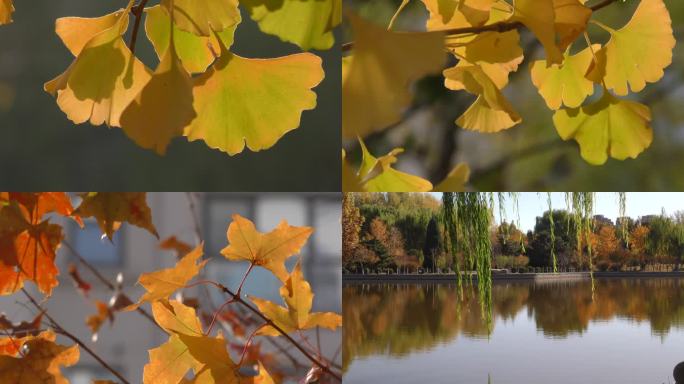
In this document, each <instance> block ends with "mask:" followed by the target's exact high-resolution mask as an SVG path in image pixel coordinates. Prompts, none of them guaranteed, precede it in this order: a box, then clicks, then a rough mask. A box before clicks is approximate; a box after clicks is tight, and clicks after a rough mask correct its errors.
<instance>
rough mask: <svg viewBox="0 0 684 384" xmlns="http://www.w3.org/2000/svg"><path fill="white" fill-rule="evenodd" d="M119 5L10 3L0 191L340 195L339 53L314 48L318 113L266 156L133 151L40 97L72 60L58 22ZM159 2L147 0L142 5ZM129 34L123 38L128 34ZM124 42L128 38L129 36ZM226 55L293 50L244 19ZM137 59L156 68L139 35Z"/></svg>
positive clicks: (2, 37)
mask: <svg viewBox="0 0 684 384" xmlns="http://www.w3.org/2000/svg"><path fill="white" fill-rule="evenodd" d="M126 3H127V1H125V0H97V1H93V0H31V1H24V0H19V1H15V7H16V12H15V13H14V23H13V24H9V25H5V26H2V27H0V185H1V186H2V188H4V189H10V190H12V189H14V190H65V189H71V190H102V191H105V190H146V191H154V190H184V191H188V190H195V191H197V190H202V191H211V190H222V191H339V190H340V174H339V169H340V129H341V115H340V104H341V92H340V84H341V78H340V76H341V75H340V73H341V69H340V55H341V53H340V48H339V45H337V46H336V47H335V48H333V49H332V50H329V51H323V52H320V51H315V52H314V53H316V54H317V55H319V56H322V57H323V60H324V69H325V73H326V78H325V80H324V81H323V83H322V84H321V85H319V86H318V87H317V88H316V89H315V91H316V93H317V94H318V107H317V108H316V109H315V110H312V111H306V112H304V114H303V116H302V124H301V126H300V128H299V129H296V130H294V131H292V132H290V133H288V134H286V135H285V136H284V137H283V138H282V139H281V141H279V142H278V143H276V145H275V146H274V147H273V148H271V149H270V150H267V151H262V152H258V153H254V152H249V151H247V150H245V152H243V153H242V154H239V155H236V156H234V157H230V156H228V155H226V154H225V153H222V152H219V151H217V150H213V149H210V148H209V147H207V146H206V145H205V144H204V143H203V142H201V141H197V142H192V143H189V142H188V141H187V140H186V139H185V138H182V137H181V138H176V139H174V140H173V142H172V144H171V145H170V147H169V148H168V152H167V154H166V156H164V157H160V156H158V155H156V154H155V153H154V152H152V151H149V150H145V149H143V148H140V147H138V146H137V145H136V144H134V143H133V141H131V140H130V139H129V138H128V137H126V136H125V135H124V133H123V132H122V131H121V130H120V129H108V128H106V127H105V126H102V127H94V126H91V125H90V124H87V123H86V124H81V125H74V124H73V123H71V122H70V121H69V120H68V119H67V118H66V116H65V115H64V114H63V113H62V111H61V110H60V109H59V107H58V106H57V104H56V102H55V101H54V99H53V98H52V97H51V96H50V95H48V94H47V93H45V92H44V91H43V83H44V82H46V81H48V80H50V79H52V78H53V77H55V76H57V75H58V74H60V73H62V72H63V71H64V70H65V69H66V68H67V66H68V65H69V64H70V62H71V61H72V56H71V54H70V53H69V51H68V50H67V49H66V48H65V47H64V46H63V45H62V42H61V41H60V40H59V38H58V37H57V35H56V34H55V32H54V23H55V19H57V18H58V17H63V16H83V17H95V16H101V15H104V14H106V13H110V12H113V11H114V10H117V9H119V8H122V7H124V6H125V5H126ZM156 3H157V1H150V2H149V5H154V4H156ZM129 33H130V31H129ZM127 41H128V39H127ZM233 51H234V52H236V53H237V54H240V55H242V56H246V57H276V56H282V55H285V54H290V53H296V52H298V48H297V47H296V46H294V45H292V44H288V43H283V42H281V41H280V40H279V39H278V38H277V37H273V36H270V35H266V34H263V33H261V32H260V31H259V30H258V28H257V26H256V23H254V22H253V21H252V20H251V19H250V18H249V16H248V15H247V14H244V13H243V22H242V24H241V25H240V26H239V27H238V29H237V32H236V44H235V45H234V46H233ZM136 53H137V54H138V55H139V57H141V59H142V60H143V61H144V62H145V63H146V64H147V65H148V66H150V67H152V68H154V67H155V66H156V64H157V59H156V55H155V54H154V51H153V50H152V47H151V45H150V44H149V42H148V41H147V38H146V37H145V36H144V35H143V34H141V35H139V37H138V48H137V49H136Z"/></svg>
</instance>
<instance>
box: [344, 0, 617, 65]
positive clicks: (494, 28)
mask: <svg viewBox="0 0 684 384" xmlns="http://www.w3.org/2000/svg"><path fill="white" fill-rule="evenodd" d="M616 1H618V0H603V1H601V2H599V3H597V4H594V5H592V6H590V7H589V9H591V11H592V12H596V11H598V10H600V9H603V8H605V7H607V6H609V5H610V4H612V3H615V2H616ZM522 27H524V24H523V23H521V22H519V21H500V22H498V23H492V24H487V25H483V26H479V27H462V28H449V29H444V30H441V31H440V32H442V33H444V34H445V35H447V36H457V35H465V34H474V35H477V34H481V33H484V32H498V33H503V32H508V31H512V30H514V29H519V28H522ZM353 48H354V42H353V41H350V42H348V43H344V44H342V52H347V51H350V50H352V49H353Z"/></svg>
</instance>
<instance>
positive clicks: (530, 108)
mask: <svg viewBox="0 0 684 384" xmlns="http://www.w3.org/2000/svg"><path fill="white" fill-rule="evenodd" d="M400 2H401V1H400V0H345V5H346V6H347V7H348V8H352V9H354V10H355V11H356V12H358V13H359V14H361V15H362V16H363V17H365V18H367V19H369V20H372V21H375V22H377V23H379V24H381V25H387V23H388V22H389V20H390V18H391V17H392V14H393V13H394V11H395V10H396V8H397V7H398V5H399V3H400ZM595 3H596V0H593V1H588V2H587V4H588V5H592V4H595ZM638 3H639V1H638V0H626V1H625V2H616V3H614V4H612V5H610V6H608V7H607V8H605V9H603V10H600V11H598V12H596V13H595V15H594V17H595V18H596V20H599V21H601V22H603V23H604V24H608V25H610V26H612V27H614V28H620V27H622V26H623V25H624V24H625V23H626V22H627V21H628V20H629V19H630V18H631V16H632V14H633V12H634V10H635V9H636V7H637V5H638ZM665 3H666V5H667V8H668V9H669V11H670V14H671V17H672V27H673V30H674V34H675V38H676V39H677V41H678V45H677V47H676V48H675V51H674V58H673V63H672V65H671V66H670V67H668V68H667V70H666V71H665V77H664V78H663V79H662V80H661V81H659V82H658V83H656V84H649V85H648V86H647V87H646V89H645V90H643V91H642V92H640V93H639V94H636V95H631V96H630V97H629V98H630V99H633V100H637V101H640V102H642V103H645V104H647V105H649V106H650V107H651V109H652V113H653V128H654V141H653V144H652V145H651V147H650V148H648V149H647V150H646V151H645V152H644V153H642V154H641V155H640V156H639V157H638V158H637V159H636V160H631V159H630V160H626V161H617V160H613V159H611V160H609V161H608V162H607V163H606V164H605V165H603V166H592V165H589V164H587V163H586V162H585V161H584V160H582V158H581V157H580V154H579V147H578V145H577V143H576V142H575V141H568V142H564V141H562V140H561V138H560V137H559V136H558V134H557V132H556V130H555V128H554V126H553V122H552V120H551V117H552V115H553V112H552V111H550V110H549V109H548V108H547V107H546V104H545V103H544V100H543V99H542V98H541V96H540V95H539V94H538V93H537V89H536V88H535V87H534V86H533V85H532V82H531V81H530V76H529V64H530V62H531V61H533V60H539V59H540V58H542V57H543V55H544V53H543V49H542V48H541V46H540V45H539V43H538V42H537V41H536V40H535V39H534V38H533V36H532V35H531V34H530V33H529V32H528V31H527V30H523V32H522V34H521V46H522V47H523V49H524V51H525V61H524V62H523V63H522V64H521V66H520V67H519V69H518V72H516V73H512V74H511V77H510V79H511V82H510V84H509V85H508V87H507V88H506V89H505V90H504V95H505V96H506V97H507V98H508V99H509V100H510V101H511V103H512V104H513V106H514V107H515V109H516V110H517V111H518V113H520V115H521V116H522V117H523V122H522V123H521V124H519V125H517V126H515V127H513V128H511V129H510V130H508V131H505V132H503V133H498V134H481V133H475V132H469V131H465V130H463V129H460V128H458V127H457V126H456V125H455V124H454V121H455V120H456V118H458V116H460V115H461V114H462V113H463V112H464V111H465V110H466V109H467V108H468V106H470V104H471V103H472V102H473V100H474V99H475V98H474V96H472V95H469V94H467V93H465V92H453V91H449V90H447V89H446V88H444V86H443V77H441V76H434V77H430V78H426V79H424V80H422V81H421V82H419V83H418V84H416V86H415V98H414V102H413V105H412V106H411V107H410V108H409V110H408V111H407V112H406V114H405V118H404V120H403V121H402V123H401V124H398V125H397V126H395V127H392V128H391V129H389V130H386V131H384V132H382V133H380V134H376V135H373V136H371V137H369V138H367V139H366V140H367V144H368V146H369V149H370V150H371V152H373V153H374V154H377V155H381V154H384V153H386V152H388V151H389V150H390V149H392V148H394V147H404V148H406V153H405V154H403V155H401V156H400V158H399V163H398V165H397V168H399V169H401V170H403V171H406V172H410V173H414V174H417V175H419V176H422V177H425V178H428V179H430V180H431V181H432V182H433V183H434V182H439V181H440V180H442V179H443V178H444V177H445V176H446V174H447V173H448V172H449V171H450V170H451V168H452V167H453V166H454V165H455V164H457V163H458V162H461V161H464V162H466V163H468V164H469V165H470V167H471V170H472V174H471V183H470V185H471V188H473V189H477V190H484V191H541V190H557V191H633V190H682V189H684V172H683V165H684V130H683V129H682V128H683V127H684V108H682V107H683V106H684V87H683V84H682V80H683V76H684V44H679V43H681V42H684V1H681V0H665ZM426 19H427V11H426V10H425V7H424V6H423V4H422V2H421V1H419V0H412V1H411V2H410V3H409V6H408V7H407V8H406V9H405V10H404V12H403V13H402V14H401V16H400V17H399V18H398V20H397V23H396V24H395V27H394V29H395V30H398V31H417V30H424V28H425V20H426ZM344 32H345V36H346V40H345V41H349V40H351V37H350V31H349V30H346V29H345V31H344ZM589 32H590V36H591V38H592V42H594V43H596V42H600V43H605V42H607V40H608V38H609V36H608V35H607V33H605V32H603V31H602V30H601V29H599V28H598V27H596V26H593V25H591V26H590V27H589ZM585 47H586V44H585V43H584V39H580V40H578V41H577V42H576V43H575V44H574V45H573V52H575V51H577V50H581V49H583V48H585ZM409 54H410V52H407V55H409ZM455 63H456V61H455V60H452V61H451V62H450V63H449V66H452V65H454V64H455ZM625 65H627V64H625ZM600 94H601V92H600V90H598V89H597V90H596V92H595V95H594V97H592V99H590V100H594V99H595V98H596V95H599V96H600ZM345 145H346V147H347V148H348V153H349V155H350V156H349V157H350V159H352V160H357V161H358V159H359V157H360V154H359V150H358V148H357V145H356V143H354V142H347V143H345ZM349 149H351V151H349Z"/></svg>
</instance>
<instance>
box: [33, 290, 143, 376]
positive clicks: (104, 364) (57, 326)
mask: <svg viewBox="0 0 684 384" xmlns="http://www.w3.org/2000/svg"><path fill="white" fill-rule="evenodd" d="M21 291H22V292H24V295H26V297H28V299H29V300H30V301H31V303H32V304H33V305H34V306H35V307H36V309H38V311H40V312H43V314H44V315H45V317H46V318H47V319H48V320H50V325H51V326H52V327H53V328H55V331H56V332H57V333H59V334H60V335H63V336H66V337H68V338H69V339H71V340H72V341H73V342H75V343H76V344H78V345H79V346H80V347H81V348H83V349H84V350H85V351H86V352H88V354H90V356H92V357H93V358H94V359H95V360H97V362H98V363H100V365H102V367H104V368H105V369H106V370H108V371H109V372H111V373H112V375H114V376H116V377H117V378H118V379H119V380H121V382H122V383H123V384H130V383H129V382H128V380H126V379H125V378H124V377H123V376H122V375H121V374H120V373H119V372H118V371H117V370H116V369H114V368H112V367H111V366H110V365H109V364H107V362H106V361H104V360H103V359H102V358H101V357H100V356H98V355H97V353H95V352H94V351H93V350H92V349H90V347H88V346H87V345H86V344H85V343H84V342H82V341H81V340H80V339H79V338H78V337H76V336H74V335H73V334H71V333H70V332H69V331H67V330H66V329H64V328H63V327H62V326H61V325H60V324H59V323H58V322H57V321H56V320H55V319H54V318H52V316H50V314H49V313H48V312H47V310H45V309H43V307H41V306H40V304H38V302H37V301H36V299H34V298H33V296H31V295H30V294H29V293H28V292H27V291H26V289H24V288H22V289H21Z"/></svg>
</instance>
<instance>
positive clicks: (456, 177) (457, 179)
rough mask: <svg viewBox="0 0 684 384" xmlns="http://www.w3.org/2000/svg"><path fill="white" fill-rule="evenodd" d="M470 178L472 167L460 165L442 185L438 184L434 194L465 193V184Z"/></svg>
mask: <svg viewBox="0 0 684 384" xmlns="http://www.w3.org/2000/svg"><path fill="white" fill-rule="evenodd" d="M469 178H470V167H468V164H465V163H461V164H458V165H457V166H456V167H454V169H452V170H451V172H449V175H448V176H447V177H446V179H444V180H443V181H442V182H441V183H439V184H437V186H436V187H435V189H433V191H434V192H463V191H465V184H466V183H467V182H468V179H469Z"/></svg>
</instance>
